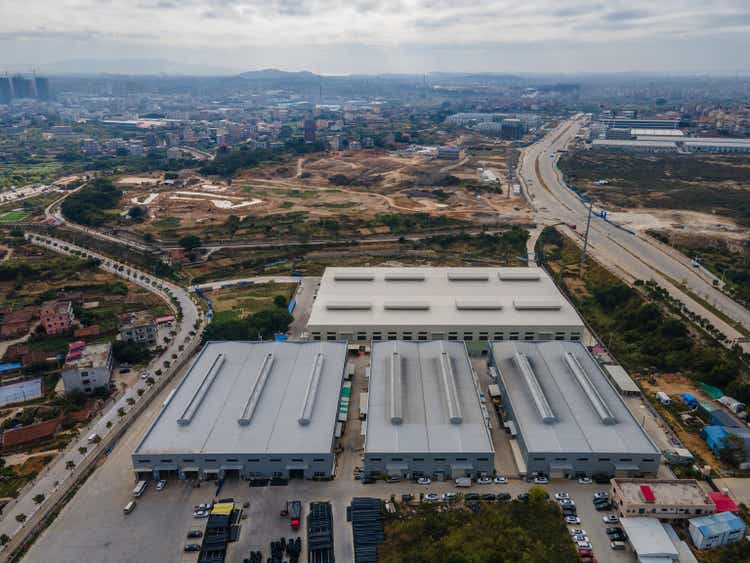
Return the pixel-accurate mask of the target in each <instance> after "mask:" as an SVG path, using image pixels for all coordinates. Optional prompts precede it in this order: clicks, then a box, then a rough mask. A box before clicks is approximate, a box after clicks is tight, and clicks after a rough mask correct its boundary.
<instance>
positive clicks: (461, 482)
mask: <svg viewBox="0 0 750 563" xmlns="http://www.w3.org/2000/svg"><path fill="white" fill-rule="evenodd" d="M456 487H471V478H470V477H459V478H458V479H456Z"/></svg>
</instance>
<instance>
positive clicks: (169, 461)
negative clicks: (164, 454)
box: [159, 459, 172, 463]
mask: <svg viewBox="0 0 750 563" xmlns="http://www.w3.org/2000/svg"><path fill="white" fill-rule="evenodd" d="M159 461H160V462H161V463H172V460H171V459H160V460H159Z"/></svg>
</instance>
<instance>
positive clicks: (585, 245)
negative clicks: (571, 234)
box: [578, 200, 594, 278]
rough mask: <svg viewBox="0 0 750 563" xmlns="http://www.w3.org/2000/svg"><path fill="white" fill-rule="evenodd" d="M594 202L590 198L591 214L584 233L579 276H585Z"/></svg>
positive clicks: (587, 219)
mask: <svg viewBox="0 0 750 563" xmlns="http://www.w3.org/2000/svg"><path fill="white" fill-rule="evenodd" d="M593 206H594V202H593V201H591V200H589V214H588V217H587V218H586V232H585V233H584V234H583V252H582V253H581V265H580V267H579V268H578V275H579V277H581V278H583V263H584V262H585V261H586V251H587V250H588V247H589V227H590V226H591V210H592V207H593Z"/></svg>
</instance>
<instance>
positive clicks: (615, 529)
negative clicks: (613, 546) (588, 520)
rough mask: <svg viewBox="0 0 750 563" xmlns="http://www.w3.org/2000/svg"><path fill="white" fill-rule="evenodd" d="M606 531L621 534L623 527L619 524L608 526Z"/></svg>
mask: <svg viewBox="0 0 750 563" xmlns="http://www.w3.org/2000/svg"><path fill="white" fill-rule="evenodd" d="M606 532H607V534H619V533H621V532H622V528H620V527H619V526H607V529H606Z"/></svg>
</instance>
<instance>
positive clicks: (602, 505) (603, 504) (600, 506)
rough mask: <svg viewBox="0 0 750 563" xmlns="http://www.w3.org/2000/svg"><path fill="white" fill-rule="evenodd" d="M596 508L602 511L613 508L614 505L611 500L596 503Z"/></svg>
mask: <svg viewBox="0 0 750 563" xmlns="http://www.w3.org/2000/svg"><path fill="white" fill-rule="evenodd" d="M594 508H595V509H596V510H598V511H600V512H603V511H607V510H612V505H611V504H610V503H609V502H601V503H599V504H595V505H594Z"/></svg>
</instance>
